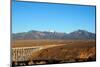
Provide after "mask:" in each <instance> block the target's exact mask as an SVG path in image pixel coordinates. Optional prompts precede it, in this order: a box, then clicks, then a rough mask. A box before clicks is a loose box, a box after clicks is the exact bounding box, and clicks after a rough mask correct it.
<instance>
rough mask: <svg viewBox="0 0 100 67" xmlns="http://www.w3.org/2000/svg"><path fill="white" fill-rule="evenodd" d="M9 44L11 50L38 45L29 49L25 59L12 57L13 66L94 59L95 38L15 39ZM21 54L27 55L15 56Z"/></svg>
mask: <svg viewBox="0 0 100 67" xmlns="http://www.w3.org/2000/svg"><path fill="white" fill-rule="evenodd" d="M11 46H12V52H13V51H14V48H15V49H16V48H21V49H23V48H25V47H29V48H30V47H31V48H32V47H33V48H35V47H39V48H37V50H35V51H34V50H32V51H31V54H30V55H31V56H30V57H29V58H28V60H26V61H18V60H13V59H14V58H12V65H13V66H19V65H20V66H21V65H37V64H54V63H72V62H87V61H96V41H95V40H49V39H47V40H15V41H12V45H11ZM17 50H18V49H17ZM19 51H20V50H19ZM15 53H16V51H15ZM17 53H18V52H17ZM15 55H16V54H15ZM23 56H26V57H27V55H26V53H25V54H24V55H21V53H20V55H19V56H18V57H17V58H21V57H23ZM12 57H13V54H12ZM24 59H25V57H24Z"/></svg>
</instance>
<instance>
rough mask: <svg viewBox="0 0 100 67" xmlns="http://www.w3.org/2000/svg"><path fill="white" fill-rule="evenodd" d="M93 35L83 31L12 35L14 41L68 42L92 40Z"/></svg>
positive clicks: (33, 32) (94, 35)
mask: <svg viewBox="0 0 100 67" xmlns="http://www.w3.org/2000/svg"><path fill="white" fill-rule="evenodd" d="M95 38H96V34H95V33H91V32H88V31H85V30H76V31H73V32H71V33H62V32H50V31H36V30H31V31H28V32H21V33H12V39H14V40H34V39H67V40H68V39H69V40H77V39H78V40H88V39H90V40H94V39H95Z"/></svg>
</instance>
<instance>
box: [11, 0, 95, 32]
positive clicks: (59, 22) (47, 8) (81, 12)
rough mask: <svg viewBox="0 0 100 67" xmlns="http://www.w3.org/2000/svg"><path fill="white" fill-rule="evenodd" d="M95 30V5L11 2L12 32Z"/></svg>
mask: <svg viewBox="0 0 100 67" xmlns="http://www.w3.org/2000/svg"><path fill="white" fill-rule="evenodd" d="M78 29H82V30H87V31H89V32H95V6H80V5H69V4H66V5H65V4H48V3H36V2H15V1H13V2H12V32H13V33H18V32H27V31H30V30H38V31H48V30H55V31H58V32H68V33H69V32H72V31H75V30H78Z"/></svg>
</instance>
